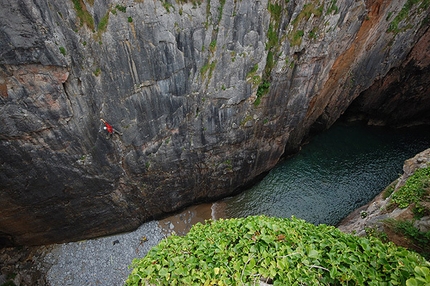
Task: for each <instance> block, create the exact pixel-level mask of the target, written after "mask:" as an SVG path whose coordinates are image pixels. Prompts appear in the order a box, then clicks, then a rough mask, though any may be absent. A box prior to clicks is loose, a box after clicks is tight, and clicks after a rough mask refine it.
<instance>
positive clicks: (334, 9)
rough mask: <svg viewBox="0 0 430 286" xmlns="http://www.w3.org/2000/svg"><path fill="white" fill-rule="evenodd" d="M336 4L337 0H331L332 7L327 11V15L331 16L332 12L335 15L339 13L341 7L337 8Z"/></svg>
mask: <svg viewBox="0 0 430 286" xmlns="http://www.w3.org/2000/svg"><path fill="white" fill-rule="evenodd" d="M336 2H337V1H336V0H331V2H330V5H329V6H328V9H327V15H330V14H331V13H332V12H334V13H335V14H337V13H339V7H337V5H336V4H337V3H336Z"/></svg>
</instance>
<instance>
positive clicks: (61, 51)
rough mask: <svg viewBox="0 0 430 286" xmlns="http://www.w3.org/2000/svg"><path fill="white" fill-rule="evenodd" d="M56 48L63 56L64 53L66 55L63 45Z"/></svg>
mask: <svg viewBox="0 0 430 286" xmlns="http://www.w3.org/2000/svg"><path fill="white" fill-rule="evenodd" d="M58 49H59V50H60V53H61V54H62V55H63V56H65V55H66V48H64V47H59V48H58Z"/></svg>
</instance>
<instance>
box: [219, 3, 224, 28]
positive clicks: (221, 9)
mask: <svg viewBox="0 0 430 286" xmlns="http://www.w3.org/2000/svg"><path fill="white" fill-rule="evenodd" d="M219 4H220V5H219V7H218V23H219V22H221V19H222V12H223V10H224V5H225V0H220V1H219Z"/></svg>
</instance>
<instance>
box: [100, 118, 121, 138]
mask: <svg viewBox="0 0 430 286" xmlns="http://www.w3.org/2000/svg"><path fill="white" fill-rule="evenodd" d="M100 121H101V122H103V123H104V125H105V127H103V129H104V130H106V131H107V132H108V136H107V138H110V137H112V136H113V134H114V133H117V134H118V135H122V133H121V132H119V131H118V130H116V129H114V128H113V127H112V125H110V124H109V123H107V121H106V120H104V119H103V118H100Z"/></svg>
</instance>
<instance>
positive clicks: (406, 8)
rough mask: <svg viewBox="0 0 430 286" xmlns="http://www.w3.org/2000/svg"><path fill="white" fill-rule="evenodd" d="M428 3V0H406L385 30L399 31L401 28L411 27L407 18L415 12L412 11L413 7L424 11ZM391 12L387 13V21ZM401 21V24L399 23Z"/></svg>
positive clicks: (429, 3) (429, 0) (429, 1)
mask: <svg viewBox="0 0 430 286" xmlns="http://www.w3.org/2000/svg"><path fill="white" fill-rule="evenodd" d="M429 5H430V0H407V1H406V3H405V4H404V5H403V7H402V9H401V10H400V12H399V13H398V14H397V15H396V17H395V18H394V19H393V20H392V21H391V23H390V26H389V27H388V30H387V32H393V33H399V32H401V31H403V30H407V29H409V28H411V25H410V24H408V23H407V22H408V19H409V18H411V17H414V15H415V13H416V12H413V9H414V8H415V9H417V11H418V12H423V11H426V10H427V8H428V7H429ZM391 15H392V13H389V15H388V17H387V21H388V20H389V18H391ZM402 22H405V23H403V25H400V24H401V23H402Z"/></svg>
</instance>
